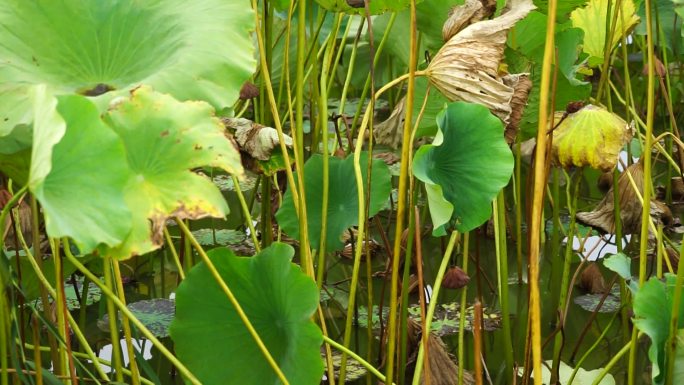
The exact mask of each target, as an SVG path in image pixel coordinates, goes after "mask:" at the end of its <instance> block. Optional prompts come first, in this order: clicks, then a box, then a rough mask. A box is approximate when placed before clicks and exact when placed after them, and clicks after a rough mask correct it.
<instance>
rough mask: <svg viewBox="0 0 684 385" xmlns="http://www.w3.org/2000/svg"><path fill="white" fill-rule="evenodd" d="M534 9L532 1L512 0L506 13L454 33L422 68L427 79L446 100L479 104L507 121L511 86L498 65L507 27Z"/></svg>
mask: <svg viewBox="0 0 684 385" xmlns="http://www.w3.org/2000/svg"><path fill="white" fill-rule="evenodd" d="M533 9H535V6H534V4H533V3H532V0H513V1H510V2H509V10H508V12H506V13H504V14H502V15H501V16H499V17H497V18H494V19H492V20H484V21H480V22H477V23H474V24H471V25H469V26H467V27H465V28H464V29H463V30H461V31H460V32H458V33H457V34H455V35H453V36H452V37H451V38H450V39H449V41H447V42H446V44H445V45H444V46H443V47H442V48H441V49H440V50H439V52H437V54H436V55H435V57H434V58H433V59H432V61H431V62H430V64H429V65H428V67H427V69H426V70H425V74H426V75H427V77H428V79H430V82H431V83H432V84H433V85H434V86H435V87H437V89H439V90H440V92H442V94H444V96H446V97H447V98H448V99H449V100H451V101H459V100H461V101H467V102H471V103H478V104H482V105H484V106H486V107H487V108H489V110H490V111H492V113H493V114H494V115H496V116H498V117H499V118H500V119H501V120H502V121H504V123H508V119H509V116H510V114H511V106H510V101H511V98H512V97H513V92H514V89H513V87H511V86H509V85H506V84H505V83H504V81H503V79H502V76H501V75H500V74H499V64H500V63H501V61H502V59H503V53H504V45H505V44H506V35H507V34H508V30H509V29H510V28H511V27H513V25H514V24H515V23H516V22H517V21H519V20H521V19H522V18H524V17H525V16H526V15H527V14H528V13H529V12H530V11H531V10H533ZM464 16H467V17H468V20H469V19H470V18H471V17H472V14H470V15H469V14H468V13H464ZM450 22H452V23H455V21H453V20H452V21H450Z"/></svg>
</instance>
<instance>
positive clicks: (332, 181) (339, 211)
mask: <svg viewBox="0 0 684 385" xmlns="http://www.w3.org/2000/svg"><path fill="white" fill-rule="evenodd" d="M360 163H361V173H362V175H363V180H364V192H365V193H366V194H368V193H370V205H369V207H368V213H369V215H371V216H372V215H375V214H376V213H377V212H378V211H380V209H381V208H382V206H383V204H384V203H385V201H386V200H387V198H389V195H390V192H391V183H390V182H391V175H390V173H389V170H388V169H387V165H386V164H385V162H383V161H382V160H379V159H373V161H372V172H371V185H370V191H368V188H367V185H366V181H367V180H368V177H367V173H368V155H367V154H366V153H365V152H364V153H363V154H362V155H361V160H360ZM328 173H329V174H328V175H329V195H328V218H327V229H326V230H327V231H326V251H334V250H338V249H340V248H342V246H343V243H342V241H341V240H340V236H341V235H342V233H343V232H344V231H345V230H346V229H348V228H349V227H352V226H356V225H357V224H358V219H359V213H358V211H359V201H358V192H357V191H358V190H357V187H356V177H355V174H354V156H353V155H349V156H348V157H347V158H346V159H339V158H335V157H331V158H330V159H329V171H328ZM322 181H323V157H322V156H321V155H313V156H312V157H311V158H309V160H307V161H306V163H305V164H304V191H305V192H306V212H307V223H308V229H309V240H310V241H311V246H312V247H313V248H314V249H317V248H318V247H319V246H320V235H321V216H322V211H323V198H322V196H323V183H322ZM291 191H292V187H291V186H290V187H288V189H287V191H286V193H285V196H284V197H283V204H282V206H280V209H279V210H278V212H277V213H276V218H277V219H278V224H279V225H280V227H282V228H283V230H284V231H285V232H286V233H287V234H288V235H290V236H291V237H298V236H299V220H298V219H297V218H298V216H297V212H296V211H295V208H294V201H293V200H292V194H291Z"/></svg>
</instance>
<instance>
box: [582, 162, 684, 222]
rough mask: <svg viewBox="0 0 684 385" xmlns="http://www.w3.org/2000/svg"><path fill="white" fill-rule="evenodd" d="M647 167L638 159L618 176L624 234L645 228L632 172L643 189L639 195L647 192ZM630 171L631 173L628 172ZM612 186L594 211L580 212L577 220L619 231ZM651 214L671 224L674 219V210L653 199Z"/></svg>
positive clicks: (655, 219) (656, 220) (638, 185)
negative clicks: (645, 190)
mask: <svg viewBox="0 0 684 385" xmlns="http://www.w3.org/2000/svg"><path fill="white" fill-rule="evenodd" d="M643 173H644V169H643V166H642V164H641V162H638V163H634V164H632V165H631V166H629V167H627V169H626V170H625V171H624V172H623V173H622V175H620V178H619V179H618V185H617V188H618V197H619V204H620V219H621V221H622V231H623V234H634V233H639V232H640V231H641V207H642V206H641V202H640V201H639V197H638V196H637V194H636V193H635V191H634V188H633V187H632V184H631V182H630V180H629V176H631V178H632V179H633V180H634V183H635V185H636V187H637V188H638V190H639V195H641V196H643V195H642V194H643V191H644V183H643ZM628 175H629V176H628ZM614 188H615V186H613V187H611V188H610V190H608V192H607V193H606V195H605V197H604V198H603V199H602V200H601V202H599V204H598V205H597V206H596V207H595V208H594V210H593V211H590V212H579V213H577V215H576V217H577V220H578V221H580V222H582V223H584V224H587V225H589V226H592V227H594V228H597V229H600V230H601V231H603V232H606V233H613V232H614V231H615V216H614V207H615V202H614V199H613V197H614V193H613V189H614ZM650 211H651V217H652V218H653V221H654V222H655V223H656V224H658V223H662V224H664V225H668V224H670V223H672V221H673V219H672V212H670V209H669V208H668V207H667V206H666V205H664V204H663V203H661V202H658V201H655V200H653V201H651V208H650Z"/></svg>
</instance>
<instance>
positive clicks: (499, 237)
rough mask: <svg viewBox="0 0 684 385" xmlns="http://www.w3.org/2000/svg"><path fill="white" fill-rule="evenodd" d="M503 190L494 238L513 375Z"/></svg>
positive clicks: (496, 204) (508, 362) (497, 206)
mask: <svg viewBox="0 0 684 385" xmlns="http://www.w3.org/2000/svg"><path fill="white" fill-rule="evenodd" d="M504 200H505V196H504V192H503V190H501V191H499V196H498V197H497V198H495V199H494V202H493V205H494V237H495V239H496V244H495V248H496V259H497V269H498V270H499V296H500V298H501V326H502V328H503V334H504V341H503V342H504V347H503V350H504V352H505V353H504V357H505V359H506V373H508V374H509V375H510V374H511V373H513V338H512V337H511V321H510V316H509V314H510V313H509V311H508V252H507V241H506V203H505V201H504Z"/></svg>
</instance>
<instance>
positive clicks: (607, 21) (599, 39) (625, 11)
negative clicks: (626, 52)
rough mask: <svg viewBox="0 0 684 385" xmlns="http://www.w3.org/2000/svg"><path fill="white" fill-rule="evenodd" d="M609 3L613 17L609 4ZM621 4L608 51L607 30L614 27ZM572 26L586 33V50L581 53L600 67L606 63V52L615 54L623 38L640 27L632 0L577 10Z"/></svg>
mask: <svg viewBox="0 0 684 385" xmlns="http://www.w3.org/2000/svg"><path fill="white" fill-rule="evenodd" d="M609 3H610V13H609V12H608V4H609ZM618 3H620V4H621V5H620V13H619V14H618V15H617V19H616V24H615V30H614V32H613V38H612V39H611V41H610V42H609V44H608V46H607V47H606V40H607V39H608V37H607V36H606V32H607V31H608V30H609V29H610V28H607V27H609V26H611V25H612V23H613V19H614V15H615V13H614V12H615V10H616V9H617V4H618ZM570 19H571V20H572V26H573V27H575V28H580V29H582V30H583V31H584V47H583V48H582V50H583V51H584V52H586V53H588V54H589V56H590V58H589V63H590V64H594V65H598V64H601V63H603V56H604V53H605V49H606V48H608V49H609V50H612V49H613V48H615V47H616V46H617V44H618V43H619V42H620V40H621V39H622V37H623V36H625V35H627V33H629V31H631V30H632V28H634V26H636V25H637V23H639V17H638V16H637V15H636V13H635V9H634V2H633V1H632V0H621V1H616V0H590V1H589V2H588V4H587V6H586V7H584V8H577V9H575V10H574V11H572V13H571V14H570Z"/></svg>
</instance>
